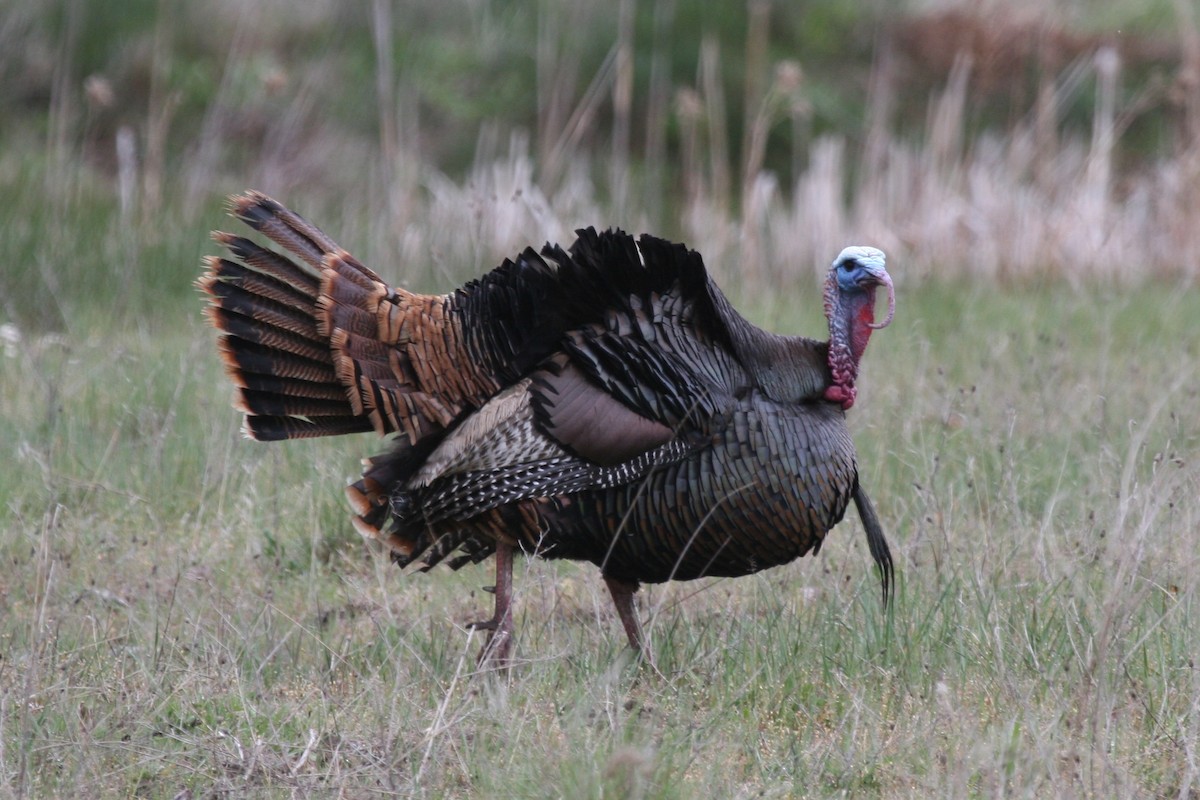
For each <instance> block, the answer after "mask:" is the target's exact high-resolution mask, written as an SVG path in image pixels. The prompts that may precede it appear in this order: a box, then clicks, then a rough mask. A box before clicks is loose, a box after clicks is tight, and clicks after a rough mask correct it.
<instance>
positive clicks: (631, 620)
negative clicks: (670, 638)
mask: <svg viewBox="0 0 1200 800" xmlns="http://www.w3.org/2000/svg"><path fill="white" fill-rule="evenodd" d="M604 582H605V583H606V584H607V585H608V591H609V592H610V593H611V594H612V599H613V604H614V605H616V607H617V613H618V614H620V615H621V624H622V625H624V626H625V635H626V636H627V637H629V646H630V647H632V648H633V649H634V650H638V651H644V650H645V640H644V639H643V637H642V623H641V622H640V621H638V615H637V609H635V608H634V607H633V593H634V592H636V591H637V590H638V587H639V586H640V585H641V584H639V583H638V582H637V581H632V582H630V581H623V580H620V579H618V578H610V577H608V576H607V575H605V576H604Z"/></svg>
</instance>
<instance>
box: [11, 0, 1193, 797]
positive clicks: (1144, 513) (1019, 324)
mask: <svg viewBox="0 0 1200 800" xmlns="http://www.w3.org/2000/svg"><path fill="white" fill-rule="evenodd" d="M185 5H186V8H184V7H183V6H179V7H176V6H178V4H173V3H171V2H170V0H163V1H162V2H160V1H159V0H136V1H135V2H132V3H130V4H128V8H126V6H124V5H123V6H121V7H120V9H119V10H118V7H117V6H116V5H113V6H112V7H111V8H110V7H109V6H108V5H105V4H95V3H90V4H89V3H83V2H77V1H76V0H62V1H61V2H58V3H40V2H33V0H16V2H13V3H10V4H9V6H7V7H4V8H3V9H2V10H0V45H3V46H0V189H2V190H3V192H2V193H0V243H2V244H3V247H4V254H5V255H4V261H3V262H2V263H0V448H2V449H0V456H2V457H3V458H4V463H5V465H4V467H3V468H2V469H0V509H2V511H0V565H2V567H0V800H7V798H27V797H153V798H159V797H162V798H181V799H183V798H201V797H242V796H263V797H326V796H345V797H391V796H402V797H410V796H412V797H427V798H441V797H473V796H483V797H491V796H499V797H547V798H551V797H572V798H574V797H586V798H643V797H644V798H692V797H698V798H706V797H739V798H750V797H792V796H811V797H861V796H867V797H881V798H909V797H945V798H962V797H1004V798H1011V797H1027V798H1045V797H1072V798H1073V797H1097V798H1108V797H1131V798H1134V797H1136V798H1143V797H1162V798H1179V799H1180V800H1198V799H1200V669H1198V668H1197V663H1196V661H1197V658H1198V657H1200V656H1198V654H1200V589H1198V584H1200V504H1198V503H1197V497H1200V325H1198V323H1197V320H1200V292H1198V291H1197V284H1198V276H1200V226H1198V225H1196V224H1195V219H1194V217H1195V212H1196V209H1197V208H1200V188H1198V187H1200V102H1198V101H1197V98H1200V94H1197V93H1196V91H1195V83H1194V79H1195V75H1197V74H1200V31H1198V28H1197V19H1196V17H1195V14H1194V11H1193V10H1192V8H1191V6H1190V5H1189V4H1188V3H1187V2H1186V1H1185V0H1154V2H1138V3H1133V2H1125V0H1105V2H1102V3H1095V4H1079V3H1068V2H1065V0H1064V1H1063V2H1058V3H1051V4H1038V7H1039V9H1041V10H1040V11H1039V12H1038V13H1037V14H1032V13H1029V14H1027V13H1024V12H1020V13H1009V12H1011V9H1009V7H1008V6H1007V5H1004V4H991V5H988V4H985V7H984V10H983V11H981V12H979V13H978V14H972V13H966V14H962V13H959V10H961V8H966V7H967V6H966V5H960V6H956V4H955V3H953V2H949V1H947V2H945V3H911V4H906V7H909V8H910V11H909V13H908V16H895V15H894V14H893V13H892V12H891V11H890V10H887V9H888V8H889V6H888V4H867V5H863V6H862V7H861V9H859V10H858V11H855V12H852V13H848V12H847V11H846V9H848V8H851V7H852V5H851V4H845V3H842V2H839V0H814V1H813V2H806V3H803V4H790V5H789V4H779V3H766V2H758V0H751V2H748V3H746V4H727V5H720V8H719V9H717V7H716V6H714V5H713V4H711V3H705V2H702V0H656V2H653V3H633V2H629V1H628V0H626V1H625V2H622V3H619V4H617V6H618V9H617V10H616V11H613V12H612V13H608V14H606V13H601V12H600V11H597V9H599V6H596V5H595V4H588V3H585V2H582V0H563V2H545V1H544V0H518V1H517V2H511V3H468V4H466V6H462V4H457V5H456V4H447V3H444V2H442V1H441V0H405V1H404V2H399V1H398V0H397V2H392V0H372V2H370V3H367V2H363V3H358V4H351V8H350V10H346V5H345V4H342V3H334V2H324V3H312V4H308V5H306V6H305V9H306V10H305V11H304V12H303V13H301V12H299V11H298V10H297V9H296V8H295V7H294V5H289V4H285V3H282V2H278V1H275V2H265V3H262V2H248V1H247V0H196V2H192V3H188V4H185ZM1042 6H1046V8H1042ZM913 9H915V10H913ZM988 9H991V10H988ZM1032 9H1033V6H1032V5H1031V6H1030V7H1029V9H1027V10H1030V11H1032ZM1047 9H1048V10H1047ZM718 11H719V13H720V15H721V16H719V17H714V16H713V15H714V14H717V13H718ZM1113 31H1119V33H1117V34H1114V33H1113ZM1031 42H1036V43H1037V47H1030V46H1029V44H1030V43H1031ZM1114 48H1115V49H1114ZM1014 76H1016V77H1014ZM1189 81H1191V82H1190V83H1189ZM247 186H254V187H258V188H262V189H264V190H266V191H269V192H272V193H274V194H276V195H277V196H278V197H279V199H281V200H283V201H285V202H287V203H288V204H290V205H293V206H294V207H295V208H296V209H297V210H298V211H301V212H302V213H304V214H305V215H306V216H308V217H310V218H311V219H313V220H314V221H315V222H318V223H320V224H321V225H322V226H323V227H324V228H325V229H326V230H328V231H329V232H330V233H331V234H334V235H335V236H336V238H338V239H339V240H340V241H341V242H342V243H343V244H344V245H345V246H347V247H348V248H349V249H351V250H352V251H353V252H355V254H356V255H359V256H360V257H361V258H362V259H363V260H364V261H366V262H367V263H369V264H371V265H372V266H374V267H376V268H377V269H378V270H379V271H380V272H381V273H382V274H383V275H384V276H385V277H386V278H388V279H390V280H393V281H398V282H399V281H403V282H404V283H405V285H407V286H410V287H413V288H420V289H435V288H437V289H441V290H445V289H448V288H450V287H451V286H454V285H456V284H457V282H459V281H461V280H463V279H465V278H468V277H472V276H474V275H476V274H478V273H479V272H480V271H482V270H484V269H486V268H488V267H490V266H494V265H495V264H496V263H498V261H499V260H500V259H501V258H502V257H505V256H508V255H511V254H513V253H514V252H516V251H517V250H518V249H519V248H520V247H523V246H524V245H525V244H534V245H538V244H541V243H542V242H544V241H546V240H547V239H550V240H558V241H569V239H570V236H571V231H572V230H573V229H574V228H575V227H576V226H579V225H587V224H595V225H598V226H600V227H604V226H609V225H613V226H623V227H626V228H628V229H631V230H633V231H641V230H650V231H651V232H655V233H660V234H663V235H667V236H671V237H676V238H682V239H686V241H687V242H688V243H689V244H690V245H692V246H694V247H696V248H697V249H699V250H701V251H702V252H703V253H704V254H705V257H706V261H707V263H708V264H709V266H710V268H711V269H712V271H713V273H714V274H716V275H717V276H719V277H720V279H721V281H722V284H723V285H724V286H725V287H726V288H727V289H729V290H730V291H731V294H732V295H733V296H735V297H737V298H738V300H739V307H741V308H742V309H743V310H744V311H746V312H747V314H748V315H749V316H751V317H752V318H753V319H754V320H755V321H756V322H758V323H759V324H762V325H764V326H766V327H769V328H772V329H775V330H778V331H781V332H786V333H805V334H809V335H814V336H823V335H824V334H825V331H824V329H823V320H822V318H821V313H820V307H821V299H820V293H819V286H818V282H817V276H819V275H820V274H821V273H822V272H823V270H824V268H825V265H826V264H828V262H829V260H830V259H831V258H832V257H833V256H834V255H835V254H836V253H837V252H838V250H840V249H841V248H842V247H843V246H844V245H846V244H849V243H863V244H875V245H879V246H882V247H884V248H885V249H886V250H887V251H888V253H889V268H890V270H891V271H892V273H893V275H894V276H896V279H897V285H898V288H899V301H898V313H897V318H896V322H895V323H894V324H893V325H892V326H891V327H890V328H889V329H887V330H886V331H883V332H881V333H880V334H879V335H877V336H876V337H875V338H874V339H873V341H872V344H871V347H870V350H869V351H868V353H867V354H866V359H865V363H864V376H863V378H862V380H861V381H860V387H861V390H860V394H859V401H858V405H857V406H856V407H855V408H854V410H853V411H852V412H851V414H850V420H851V421H850V424H851V427H852V429H853V431H854V434H855V439H856V441H857V444H858V447H859V456H860V464H861V471H862V475H863V480H864V481H865V483H866V486H867V487H868V489H869V491H870V493H871V496H872V497H873V499H874V500H875V503H876V505H877V507H878V509H879V512H880V516H881V518H882V520H883V523H884V526H885V528H886V529H887V531H888V532H889V536H890V539H891V541H892V547H893V551H894V553H895V554H896V556H897V567H898V576H899V586H898V593H897V602H896V604H895V605H894V607H893V608H892V610H891V611H890V612H888V613H887V614H884V613H883V611H882V609H881V608H880V602H879V598H878V582H877V577H876V575H875V574H874V572H873V571H872V568H871V560H870V557H869V555H868V553H867V548H866V543H865V541H863V539H864V537H863V535H862V531H861V529H860V528H859V526H858V523H857V519H851V520H848V521H847V522H846V523H844V524H843V525H842V526H840V527H839V528H838V529H836V530H835V531H834V532H833V534H832V535H831V537H830V539H829V540H828V542H827V543H826V545H825V546H824V548H823V549H822V552H821V554H820V555H819V556H818V557H815V558H806V559H802V560H800V561H799V562H797V563H795V564H792V565H788V566H786V567H782V568H779V569H775V570H771V571H768V572H766V573H764V574H760V575H757V576H752V577H748V578H743V579H738V580H703V581H697V582H692V583H685V584H674V585H666V586H656V587H649V588H648V589H647V590H646V591H644V592H643V593H642V594H641V595H640V600H641V608H642V613H643V619H644V620H645V621H646V623H647V627H648V632H649V637H650V640H651V642H652V645H653V649H654V652H655V655H656V669H650V668H648V667H646V666H643V665H639V664H637V663H635V662H634V660H633V659H632V658H631V656H630V654H629V653H628V652H627V651H626V650H625V649H624V642H625V638H624V635H623V633H622V631H621V628H620V625H619V622H618V621H617V619H616V616H615V613H614V612H613V611H612V609H611V607H610V605H611V604H610V601H609V599H608V596H607V592H606V591H605V590H604V588H603V585H602V583H601V581H600V578H599V576H598V574H597V570H595V569H594V568H592V567H591V566H578V565H573V564H549V563H546V562H528V563H524V564H521V565H519V566H518V569H517V576H516V587H517V595H516V604H517V620H516V622H517V639H516V655H517V658H518V663H517V665H516V666H515V667H514V668H513V669H512V670H511V671H509V672H507V673H504V674H495V673H487V674H478V673H477V672H476V669H475V654H476V653H477V651H478V649H479V647H480V645H481V640H480V636H479V635H478V634H473V633H470V632H468V630H467V629H466V623H467V622H468V621H470V620H474V619H479V618H481V617H484V616H487V614H488V613H490V604H491V600H492V597H491V595H489V594H487V593H485V592H483V591H481V587H483V586H485V585H490V584H491V583H492V582H493V577H492V575H491V574H490V571H489V569H488V567H489V566H490V565H484V566H481V567H470V568H465V569H463V570H462V571H461V572H459V573H451V572H447V571H439V572H437V573H435V574H432V575H419V574H414V575H406V574H403V573H401V572H400V571H399V570H397V569H395V568H394V567H392V566H391V565H390V564H388V563H387V559H386V558H385V557H383V556H381V555H379V554H378V553H375V552H373V551H371V550H370V549H369V548H368V547H367V546H366V545H365V544H364V543H363V542H362V541H361V540H360V539H359V538H358V537H357V535H356V534H355V533H354V532H353V530H352V528H351V526H350V524H349V514H348V508H347V507H346V504H345V502H344V499H343V494H342V485H343V484H344V483H345V482H347V481H348V480H350V479H352V478H353V477H354V476H356V475H357V473H358V471H359V459H361V458H362V457H364V456H368V455H370V454H372V453H374V452H376V451H377V450H378V449H379V447H380V446H381V445H380V443H379V442H377V441H375V440H373V439H372V438H371V437H367V436H362V437H354V438H347V439H342V440H339V441H324V442H312V443H290V444H284V445H272V446H268V445H261V444H255V443H251V442H248V441H245V440H243V439H242V438H241V436H240V430H239V425H240V418H239V416H238V414H237V413H236V412H235V411H234V410H233V409H232V408H231V407H230V404H229V401H230V397H231V395H232V390H231V387H230V386H229V384H228V382H227V380H226V379H225V377H224V376H223V375H222V373H221V369H220V365H219V363H218V360H217V357H216V353H215V348H214V336H213V334H212V332H211V331H210V330H208V329H207V328H206V327H205V325H204V323H203V320H202V317H201V313H200V309H201V302H200V299H199V297H198V295H197V293H196V292H195V290H194V289H193V288H192V286H191V284H192V281H193V280H194V279H195V277H196V276H197V274H198V272H199V261H200V257H201V255H202V254H204V253H206V252H213V251H214V247H213V246H212V245H211V243H209V242H208V240H207V238H206V235H207V231H208V230H209V229H210V228H212V227H217V226H222V227H226V228H227V229H228V228H229V227H230V226H232V225H234V224H235V223H231V222H229V221H228V220H227V219H226V218H224V217H222V215H221V213H220V208H221V199H220V198H221V195H222V194H223V193H224V192H227V191H236V190H240V189H243V188H245V187H247ZM850 516H851V517H853V516H854V515H853V514H851V515H850Z"/></svg>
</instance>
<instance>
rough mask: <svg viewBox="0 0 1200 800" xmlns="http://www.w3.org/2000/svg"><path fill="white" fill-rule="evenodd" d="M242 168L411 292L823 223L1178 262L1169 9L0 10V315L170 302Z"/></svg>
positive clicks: (786, 251)
mask: <svg viewBox="0 0 1200 800" xmlns="http://www.w3.org/2000/svg"><path fill="white" fill-rule="evenodd" d="M247 187H255V188H259V189H262V190H264V191H267V192H268V193H271V194H273V195H275V196H276V197H278V199H280V200H282V201H283V202H285V203H288V204H290V205H292V206H293V207H295V208H296V209H297V210H299V211H300V212H301V213H303V214H305V215H307V216H308V217H309V218H310V219H313V220H315V221H317V222H318V223H319V224H321V225H323V226H324V227H325V228H327V229H328V230H330V231H331V232H333V233H334V234H335V235H336V236H337V237H339V238H340V239H341V240H342V242H343V244H344V245H345V246H347V247H349V248H350V249H351V250H352V251H354V252H356V253H357V254H358V255H359V256H360V257H362V258H364V259H365V260H366V261H367V262H368V263H370V264H372V266H374V267H375V268H376V269H377V270H379V271H380V272H382V273H383V274H384V275H385V277H388V278H390V279H393V280H397V281H404V282H406V283H409V284H412V285H418V286H432V285H434V284H436V285H439V286H441V287H442V288H445V286H446V284H447V283H448V282H453V281H456V280H459V279H461V278H464V277H466V276H469V275H472V274H475V273H476V272H478V271H479V270H481V269H484V268H487V267H489V266H492V265H494V264H496V263H498V260H499V259H500V258H501V257H502V255H505V254H509V253H512V252H514V250H515V249H516V248H520V247H523V246H524V245H525V244H527V243H535V244H539V243H541V242H543V241H545V240H547V239H551V240H568V241H569V240H570V238H571V236H572V231H573V229H574V228H576V227H579V226H582V225H596V226H600V227H604V226H620V227H624V228H626V229H630V230H632V231H634V232H640V231H643V230H646V231H652V232H656V233H658V234H660V235H664V236H668V237H672V238H678V239H682V240H685V241H687V242H688V244H689V245H691V246H693V247H695V248H697V249H700V250H701V252H703V253H704V254H705V256H706V259H707V261H708V262H709V264H710V267H711V268H712V269H713V270H714V271H715V272H717V274H718V275H719V276H720V277H721V278H722V279H723V280H727V281H728V280H734V281H738V282H740V284H741V286H742V287H743V288H744V289H745V290H746V291H748V292H757V293H759V294H761V293H762V291H763V290H764V289H767V288H774V287H779V286H783V285H786V284H789V283H792V282H794V281H795V280H796V279H797V277H798V276H800V275H810V274H820V273H821V272H822V271H823V270H824V268H825V265H827V264H828V262H829V260H830V259H831V258H832V257H833V255H835V254H836V253H837V252H838V251H839V250H840V249H841V247H842V246H843V245H844V244H846V243H849V242H852V241H854V242H859V241H861V242H870V243H872V244H875V245H878V246H880V247H883V248H884V249H885V250H887V251H888V253H889V254H890V255H891V257H892V263H893V264H894V267H895V269H896V271H897V273H898V275H899V277H900V279H902V280H903V279H911V278H912V277H913V276H927V275H938V276H950V277H955V278H957V277H971V278H975V277H988V278H997V279H1001V280H1024V279H1030V278H1038V279H1040V278H1044V277H1050V278H1055V277H1062V278H1064V279H1067V280H1069V281H1073V282H1078V281H1085V280H1089V279H1093V278H1094V279H1097V280H1109V279H1113V278H1115V279H1120V280H1122V281H1125V280H1141V279H1144V278H1146V277H1151V276H1179V275H1183V276H1186V277H1189V278H1193V279H1194V278H1195V276H1196V275H1198V274H1200V225H1197V224H1195V221H1194V220H1193V218H1192V217H1193V215H1194V213H1195V210H1196V209H1200V35H1198V33H1197V9H1196V6H1195V4H1194V2H1192V0H1148V1H1147V0H1139V1H1138V2H1132V1H1131V0H1108V1H1102V0H1090V1H1086V2H1085V1H1084V0H1056V1H1055V2H1051V3H1041V2H1039V3H1033V2H1030V3H1022V2H1017V3H1009V2H1004V3H999V2H996V3H987V2H985V3H956V2H909V3H889V2H870V3H861V4H848V3H844V2H840V0H808V1H807V2H788V3H784V2H772V1H771V0H749V1H748V2H737V3H718V4H714V3H710V2H705V0H653V1H650V0H641V1H640V2H639V0H620V2H619V3H616V4H615V5H614V4H596V3H589V2H582V1H581V0H504V1H502V2H501V1H496V2H486V1H485V0H455V1H454V2H446V1H445V0H403V1H402V2H401V1H398V0H363V2H357V3H342V2H335V1H334V0H314V2H309V3H305V4H302V5H298V4H295V3H291V2H285V1H284V0H256V1H255V2H249V1H248V0H195V2H178V0H128V1H127V2H122V3H97V2H86V1H85V0H62V1H61V2H33V1H32V0H8V2H6V3H5V4H4V7H3V9H2V10H0V188H2V189H3V191H4V195H5V197H6V202H4V203H3V204H2V207H0V237H2V239H3V241H4V244H5V251H6V255H7V258H6V262H5V265H4V268H3V272H2V273H0V274H2V278H0V291H2V293H3V297H4V301H3V306H2V307H0V311H2V313H3V315H4V316H5V317H7V318H9V319H10V320H12V321H15V322H17V323H19V324H20V325H21V326H23V327H24V326H33V327H35V328H43V329H57V328H61V327H63V326H64V325H67V324H68V320H70V319H72V318H75V317H76V316H77V315H78V314H81V313H86V312H87V310H88V309H89V308H91V307H92V305H93V304H95V303H96V302H97V301H99V303H100V304H101V306H102V308H103V310H104V314H105V315H111V314H112V313H123V311H124V310H127V309H129V308H136V309H138V313H139V314H141V313H144V312H145V311H146V310H147V309H153V308H156V307H161V302H162V301H164V300H168V299H172V300H173V299H179V298H182V297H184V296H186V295H187V294H188V293H189V292H190V288H189V286H190V281H191V278H192V270H193V268H194V266H195V264H196V257H198V255H199V254H200V252H201V251H202V250H203V248H204V247H205V246H206V242H204V241H203V238H202V237H203V234H202V233H201V234H200V235H199V236H197V235H196V233H197V232H202V231H204V230H206V229H207V228H209V227H212V226H213V225H216V224H218V223H219V222H220V220H221V219H222V216H221V215H220V213H219V211H218V209H219V208H220V206H221V202H222V201H221V198H222V197H223V196H224V195H225V194H227V193H229V192H232V191H238V190H241V189H244V188H247ZM65 228H70V233H69V235H68V234H67V233H66V231H65V230H64V229H65ZM185 230H186V231H188V233H189V235H188V236H181V235H180V234H181V233H182V232H183V231H185Z"/></svg>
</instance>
